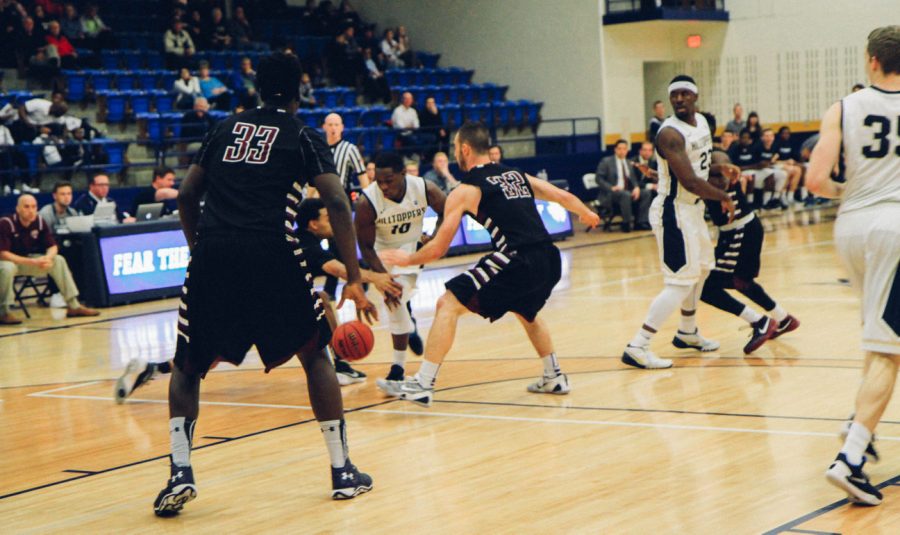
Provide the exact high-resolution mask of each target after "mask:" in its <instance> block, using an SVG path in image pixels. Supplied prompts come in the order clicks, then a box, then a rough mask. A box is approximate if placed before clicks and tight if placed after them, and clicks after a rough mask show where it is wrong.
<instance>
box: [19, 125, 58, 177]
mask: <svg viewBox="0 0 900 535" xmlns="http://www.w3.org/2000/svg"><path fill="white" fill-rule="evenodd" d="M60 132H62V130H61V129H56V131H55V132H54V131H52V130H51V129H50V127H49V126H42V127H40V129H39V134H38V136H37V137H36V138H34V139H33V140H32V141H31V143H32V144H33V145H44V148H43V150H42V151H41V156H42V157H43V160H44V163H45V164H46V166H47V167H64V166H65V162H64V161H63V157H62V153H61V152H60V150H59V146H60V145H62V144H63V143H65V138H64V137H63V136H61V135H58V134H59V133H60ZM26 191H28V190H27V189H26ZM31 193H36V192H34V191H32V192H31Z"/></svg>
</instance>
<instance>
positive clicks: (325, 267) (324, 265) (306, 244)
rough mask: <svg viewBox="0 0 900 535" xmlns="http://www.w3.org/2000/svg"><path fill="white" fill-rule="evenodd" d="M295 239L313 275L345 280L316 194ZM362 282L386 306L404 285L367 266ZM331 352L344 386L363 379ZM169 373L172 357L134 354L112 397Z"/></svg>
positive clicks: (325, 300) (330, 310)
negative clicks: (325, 243) (329, 247)
mask: <svg viewBox="0 0 900 535" xmlns="http://www.w3.org/2000/svg"><path fill="white" fill-rule="evenodd" d="M296 223H297V233H296V236H297V240H299V242H300V245H301V248H302V249H303V256H304V258H305V259H306V264H307V266H306V267H307V269H308V270H309V273H310V275H312V276H313V277H321V276H323V275H325V274H329V275H333V276H335V277H338V278H341V279H344V280H346V279H347V268H346V266H344V264H343V263H342V262H341V261H340V260H338V259H337V258H335V257H334V255H333V254H331V252H330V251H326V250H324V249H322V245H321V241H322V240H327V239H331V238H333V237H334V230H333V229H332V226H331V221H330V219H329V217H328V211H327V210H326V209H325V204H324V203H323V202H322V201H321V199H319V198H312V199H305V200H304V201H303V202H302V203H300V206H299V208H297V218H296ZM359 271H360V275H361V277H362V281H363V282H367V283H370V284H372V285H373V286H375V288H376V289H377V290H378V291H379V292H380V293H381V294H382V295H383V296H384V298H385V302H386V303H388V307H389V308H390V307H393V306H395V305H397V304H398V303H399V299H400V296H401V295H402V293H403V287H402V286H401V285H400V283H398V282H395V281H394V279H393V277H392V276H391V275H390V274H388V273H376V272H374V271H370V270H368V269H360V270H359ZM318 295H319V299H321V300H322V305H323V307H324V308H325V318H326V319H327V320H328V326H329V327H330V328H331V330H332V331H334V329H335V328H336V327H337V315H336V314H335V312H334V303H333V302H332V301H331V299H330V298H329V297H328V294H327V293H325V292H318ZM332 354H333V356H334V369H335V372H336V373H337V379H338V383H339V384H340V385H341V386H347V385H351V384H354V383H362V382H365V380H366V374H364V373H362V372H360V371H358V370H354V369H353V368H350V366H349V365H348V364H347V363H346V362H345V361H344V360H342V359H340V358H338V356H337V355H336V354H334V353H332ZM167 373H172V361H166V362H147V361H146V360H145V359H143V358H141V357H135V358H132V359H131V360H129V361H128V364H127V365H126V366H125V369H124V370H123V371H122V375H121V376H120V377H119V379H118V380H117V381H116V386H115V388H114V390H113V399H114V400H115V401H116V403H119V404H121V403H124V402H125V400H126V399H127V398H128V397H129V396H131V394H132V393H133V392H134V391H135V390H137V389H138V388H139V387H141V386H143V385H145V384H147V383H148V382H150V380H151V379H153V378H154V377H156V375H158V374H167Z"/></svg>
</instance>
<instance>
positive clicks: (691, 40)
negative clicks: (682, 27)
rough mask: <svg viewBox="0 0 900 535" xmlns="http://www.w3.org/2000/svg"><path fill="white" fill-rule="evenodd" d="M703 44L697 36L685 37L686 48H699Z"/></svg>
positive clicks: (701, 39)
mask: <svg viewBox="0 0 900 535" xmlns="http://www.w3.org/2000/svg"><path fill="white" fill-rule="evenodd" d="M702 44H703V38H702V37H700V36H699V35H688V37H687V46H688V48H700V45H702Z"/></svg>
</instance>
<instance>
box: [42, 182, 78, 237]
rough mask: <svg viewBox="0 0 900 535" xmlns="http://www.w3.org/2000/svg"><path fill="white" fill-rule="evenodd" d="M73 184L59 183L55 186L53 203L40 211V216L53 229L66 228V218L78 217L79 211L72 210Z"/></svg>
mask: <svg viewBox="0 0 900 535" xmlns="http://www.w3.org/2000/svg"><path fill="white" fill-rule="evenodd" d="M71 205H72V184H71V183H70V182H57V183H56V184H54V185H53V202H52V203H50V204H48V205H46V206H44V207H43V208H41V209H40V211H38V215H39V216H40V217H41V219H43V220H44V222H45V223H47V225H49V226H50V228H51V229H57V228H59V227H64V226H66V223H65V221H66V218H67V217H69V216H73V215H78V210H75V209H74V208H72V206H71Z"/></svg>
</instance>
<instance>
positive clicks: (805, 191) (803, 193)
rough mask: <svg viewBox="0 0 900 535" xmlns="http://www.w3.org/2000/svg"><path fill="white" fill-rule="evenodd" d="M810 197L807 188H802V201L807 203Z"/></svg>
mask: <svg viewBox="0 0 900 535" xmlns="http://www.w3.org/2000/svg"><path fill="white" fill-rule="evenodd" d="M808 196H809V192H808V191H807V190H806V186H800V200H801V201H805V200H806V197H808Z"/></svg>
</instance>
